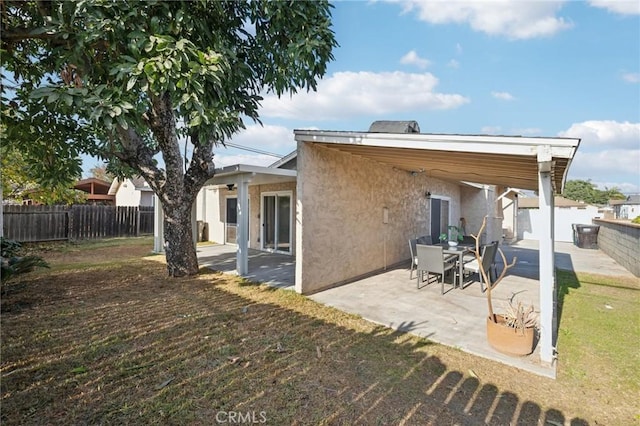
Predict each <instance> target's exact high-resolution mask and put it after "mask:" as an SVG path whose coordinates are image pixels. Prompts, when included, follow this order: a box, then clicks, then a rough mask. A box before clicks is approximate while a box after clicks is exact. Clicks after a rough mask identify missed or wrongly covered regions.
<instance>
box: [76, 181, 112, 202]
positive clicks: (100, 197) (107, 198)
mask: <svg viewBox="0 0 640 426" xmlns="http://www.w3.org/2000/svg"><path fill="white" fill-rule="evenodd" d="M110 186H111V184H110V183H109V182H107V181H104V180H102V179H98V178H93V177H92V178H87V179H82V180H79V181H77V182H76V183H75V185H74V186H73V188H74V189H77V190H80V191H83V192H86V193H87V194H88V195H87V204H107V205H113V203H114V202H115V197H114V196H113V195H112V194H110V193H109V188H110Z"/></svg>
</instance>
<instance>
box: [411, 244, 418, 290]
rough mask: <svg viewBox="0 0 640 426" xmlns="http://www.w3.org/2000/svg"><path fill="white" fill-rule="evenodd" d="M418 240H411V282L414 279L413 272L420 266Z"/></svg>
mask: <svg viewBox="0 0 640 426" xmlns="http://www.w3.org/2000/svg"><path fill="white" fill-rule="evenodd" d="M417 243H418V240H417V239H416V238H410V239H409V251H411V269H410V270H409V280H412V279H413V270H414V269H415V268H416V265H417V264H418V258H417V257H416V244H417Z"/></svg>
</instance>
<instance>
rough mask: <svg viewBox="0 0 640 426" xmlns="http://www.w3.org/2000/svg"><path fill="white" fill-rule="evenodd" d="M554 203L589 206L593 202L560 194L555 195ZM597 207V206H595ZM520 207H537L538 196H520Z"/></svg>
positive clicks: (564, 205) (569, 205) (566, 205)
mask: <svg viewBox="0 0 640 426" xmlns="http://www.w3.org/2000/svg"><path fill="white" fill-rule="evenodd" d="M553 205H554V206H555V207H589V206H593V205H592V204H588V203H584V202H582V201H575V200H570V199H568V198H564V197H562V196H560V195H556V196H555V197H553ZM593 207H595V206H593ZM518 208H520V209H537V208H538V197H520V198H518Z"/></svg>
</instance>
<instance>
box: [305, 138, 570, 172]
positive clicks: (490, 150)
mask: <svg viewBox="0 0 640 426" xmlns="http://www.w3.org/2000/svg"><path fill="white" fill-rule="evenodd" d="M293 132H294V135H295V140H296V141H297V142H320V143H335V144H350V145H366V146H378V147H391V148H407V149H422V150H432V151H451V152H477V153H486V154H506V155H525V156H537V155H538V147H539V146H549V147H550V148H551V156H552V157H556V158H567V159H572V158H573V156H574V155H575V153H576V150H577V149H578V146H579V145H580V139H579V138H565V137H525V136H493V135H451V134H429V133H368V132H345V131H332V130H299V129H296V130H294V131H293ZM425 142H432V143H437V144H438V145H437V149H434V145H426V144H425ZM567 169H568V167H567ZM565 177H566V176H565Z"/></svg>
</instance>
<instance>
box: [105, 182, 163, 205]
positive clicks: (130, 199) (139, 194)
mask: <svg viewBox="0 0 640 426" xmlns="http://www.w3.org/2000/svg"><path fill="white" fill-rule="evenodd" d="M109 194H110V195H112V196H113V197H114V198H115V204H116V206H134V207H153V206H154V205H155V202H154V197H153V190H152V189H151V187H150V186H149V184H147V182H146V181H145V180H144V179H143V178H141V177H137V178H125V179H122V180H120V179H118V178H115V179H113V182H112V183H111V187H110V188H109Z"/></svg>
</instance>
